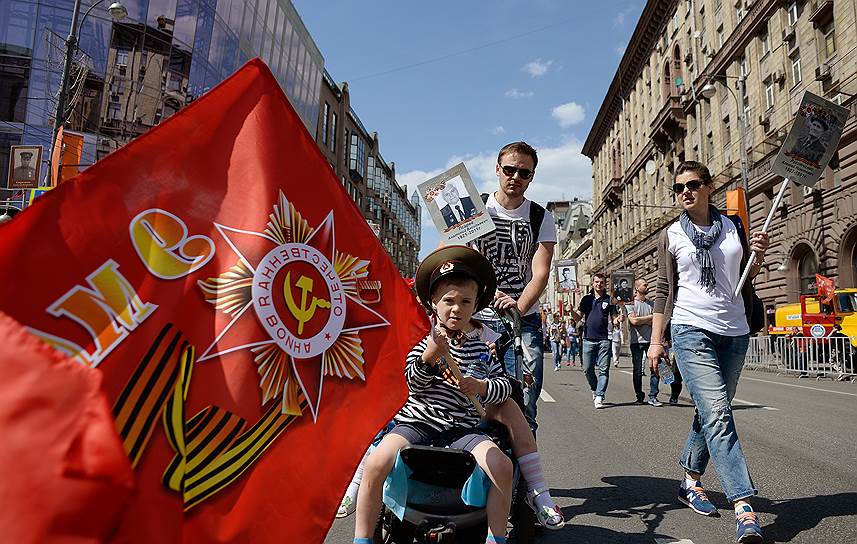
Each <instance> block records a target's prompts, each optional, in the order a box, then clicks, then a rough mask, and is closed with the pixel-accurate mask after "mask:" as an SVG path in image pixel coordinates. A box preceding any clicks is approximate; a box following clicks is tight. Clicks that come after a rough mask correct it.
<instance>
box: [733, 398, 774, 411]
mask: <svg viewBox="0 0 857 544" xmlns="http://www.w3.org/2000/svg"><path fill="white" fill-rule="evenodd" d="M732 402H733V403H734V402H737V403H738V404H743V405H744V406H753V407H755V408H761V409H762V410H773V411H775V412H779V411H780V409H779V408H774V407H773V406H765V405H764V404H758V403H755V402H749V401H746V400H741V399H736V398H735V397H732Z"/></svg>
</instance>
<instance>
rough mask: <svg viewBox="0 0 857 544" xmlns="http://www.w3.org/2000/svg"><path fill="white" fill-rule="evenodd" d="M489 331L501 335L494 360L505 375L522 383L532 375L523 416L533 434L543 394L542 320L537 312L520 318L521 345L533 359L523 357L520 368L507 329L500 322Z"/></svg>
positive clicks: (494, 324) (543, 354)
mask: <svg viewBox="0 0 857 544" xmlns="http://www.w3.org/2000/svg"><path fill="white" fill-rule="evenodd" d="M487 324H488V325H489V326H491V328H492V329H494V330H495V331H497V332H499V333H501V336H500V338H499V339H498V340H497V357H498V358H499V359H500V360H501V361H503V366H504V367H505V369H506V374H508V375H509V376H513V377H515V378H516V379H517V380H518V381H520V382H522V383H523V375H524V372H526V373H527V374H531V375H532V376H533V384H532V385H531V386H529V387H525V388H524V417H525V418H526V419H527V423H529V424H530V429H532V430H533V432H534V433H535V432H536V429H537V428H538V426H539V425H538V423H536V415H537V413H538V406H537V405H536V403H537V402H538V400H539V395H541V393H542V381H543V380H544V370H545V369H544V362H545V352H544V349H545V348H544V336H543V334H542V319H541V316H540V315H539V314H538V312H537V313H534V314H530V315H525V316H522V317H521V344H523V345H524V346H526V347H527V351H529V353H530V355H532V357H533V360H532V361H527V358H526V357H524V360H523V368H518V364H517V361H516V358H515V345H514V339H513V338H511V337H510V336H509V334H508V333H507V332H506V330H505V329H504V328H503V327H502V326H501V325H500V324H499V322H489V323H487Z"/></svg>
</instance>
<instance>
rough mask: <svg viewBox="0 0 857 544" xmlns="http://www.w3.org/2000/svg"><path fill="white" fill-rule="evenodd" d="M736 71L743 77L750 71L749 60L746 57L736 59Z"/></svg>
mask: <svg viewBox="0 0 857 544" xmlns="http://www.w3.org/2000/svg"><path fill="white" fill-rule="evenodd" d="M738 72H739V73H740V74H741V75H742V76H743V77H747V74H749V73H750V61H748V60H747V57H741V58H740V59H739V60H738Z"/></svg>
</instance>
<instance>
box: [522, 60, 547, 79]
mask: <svg viewBox="0 0 857 544" xmlns="http://www.w3.org/2000/svg"><path fill="white" fill-rule="evenodd" d="M552 64H553V61H552V60H548V61H545V62H542V59H536V60H534V61H532V62H528V63H527V64H525V65H524V67H523V68H521V69H522V70H523V71H525V72H527V73H528V74H530V76H531V77H539V76H543V75H545V74H546V73H547V71H548V68H550V67H551V65H552Z"/></svg>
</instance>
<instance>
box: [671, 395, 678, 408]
mask: <svg viewBox="0 0 857 544" xmlns="http://www.w3.org/2000/svg"><path fill="white" fill-rule="evenodd" d="M677 404H678V399H674V398H672V397H670V405H671V406H675V405H677Z"/></svg>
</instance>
